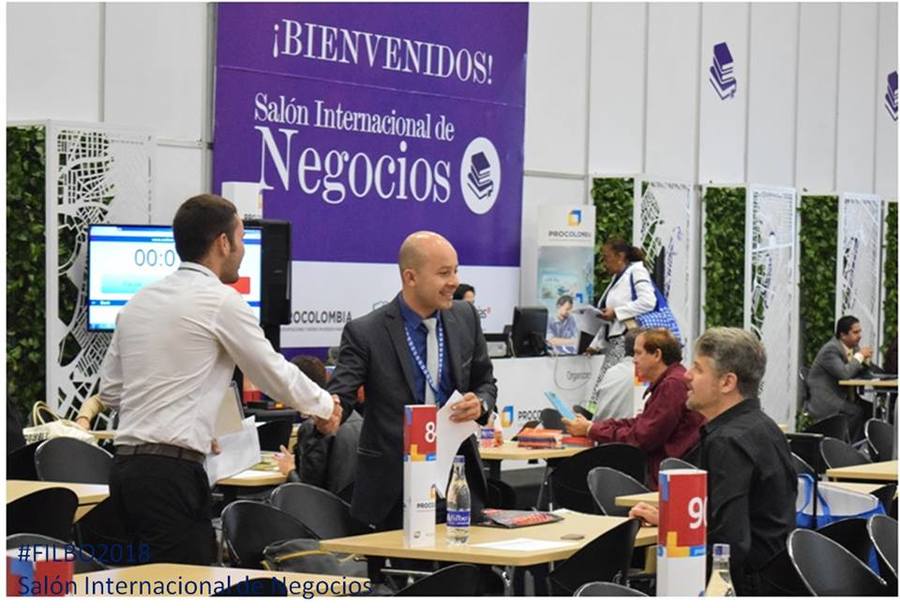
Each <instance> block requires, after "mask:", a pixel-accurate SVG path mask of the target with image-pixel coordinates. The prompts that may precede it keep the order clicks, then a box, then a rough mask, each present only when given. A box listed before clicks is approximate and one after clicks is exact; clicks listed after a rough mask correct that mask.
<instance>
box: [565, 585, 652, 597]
mask: <svg viewBox="0 0 900 608" xmlns="http://www.w3.org/2000/svg"><path fill="white" fill-rule="evenodd" d="M582 596H584V597H647V594H646V593H641V592H640V591H638V590H637V589H632V588H631V587H626V586H625V585H619V584H616V583H609V582H602V583H585V584H584V585H582V586H581V587H579V588H578V590H577V591H576V592H575V597H582Z"/></svg>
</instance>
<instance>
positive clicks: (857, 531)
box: [817, 517, 872, 563]
mask: <svg viewBox="0 0 900 608" xmlns="http://www.w3.org/2000/svg"><path fill="white" fill-rule="evenodd" d="M817 531H818V533H819V534H821V535H822V536H825V537H826V538H830V539H831V540H833V541H834V542H836V543H837V544H839V545H840V546H842V547H843V548H844V549H846V550H847V551H849V552H850V553H852V554H853V555H855V556H856V557H857V559H859V560H860V561H861V562H863V563H865V562H866V561H868V559H869V552H870V551H871V550H872V543H871V542H870V541H869V535H868V533H867V532H866V520H865V519H862V518H861V517H853V518H850V519H843V520H841V521H836V522H834V523H831V524H828V525H827V526H822V527H821V528H819V529H818V530H817Z"/></svg>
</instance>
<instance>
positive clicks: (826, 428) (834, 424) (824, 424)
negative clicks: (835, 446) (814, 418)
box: [804, 414, 850, 441]
mask: <svg viewBox="0 0 900 608" xmlns="http://www.w3.org/2000/svg"><path fill="white" fill-rule="evenodd" d="M804 432H805V433H818V434H821V435H825V436H826V437H833V438H834V439H840V440H841V441H849V440H850V429H849V427H848V426H847V418H846V417H845V416H842V415H841V414H835V415H834V416H828V417H827V418H822V419H821V420H819V421H818V422H816V423H814V424H811V425H810V426H808V427H806V429H805V430H804Z"/></svg>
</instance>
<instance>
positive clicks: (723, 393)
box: [630, 327, 797, 596]
mask: <svg viewBox="0 0 900 608" xmlns="http://www.w3.org/2000/svg"><path fill="white" fill-rule="evenodd" d="M694 352H695V355H694V363H693V365H692V366H691V369H690V371H688V372H687V374H686V375H685V379H686V380H687V383H688V407H689V408H690V409H691V410H693V411H695V412H699V413H700V414H702V415H703V417H704V418H705V419H706V424H705V425H704V426H703V428H701V430H700V446H699V449H698V452H699V459H698V460H697V461H696V462H697V464H699V466H700V468H701V469H704V470H706V471H707V488H708V490H707V491H708V493H707V497H708V503H707V508H706V513H707V521H708V524H707V526H708V527H707V533H706V542H707V543H708V544H709V550H708V551H707V555H708V556H710V557H709V558H708V559H709V560H711V559H712V557H711V556H712V545H713V544H715V543H726V544H728V545H730V547H731V577H732V580H733V582H734V588H735V592H736V593H737V595H739V596H740V595H772V594H773V593H775V592H776V589H775V588H774V587H773V586H772V585H771V583H770V582H769V581H767V580H766V579H765V578H764V577H763V576H762V573H761V572H762V570H763V569H764V567H765V566H766V564H767V563H768V562H769V561H770V560H771V559H772V558H773V557H774V556H775V555H777V554H778V553H780V552H781V551H782V550H784V548H785V544H786V543H787V537H788V534H790V532H791V531H792V530H793V529H794V523H795V518H796V500H797V476H796V474H795V473H794V469H793V467H792V465H791V452H790V449H789V448H788V443H787V440H786V439H785V437H784V433H782V432H781V429H779V428H778V425H777V424H775V421H773V420H772V419H771V418H769V417H768V416H767V415H766V414H765V413H763V411H762V409H761V408H760V405H759V399H758V398H757V395H758V394H759V385H760V381H761V380H762V377H763V373H764V372H765V369H766V353H765V350H764V349H763V346H762V344H761V343H760V342H759V340H757V339H756V338H755V337H754V336H753V335H752V334H750V333H748V332H746V331H744V330H742V329H736V328H731V327H716V328H713V329H709V330H707V331H706V333H704V334H703V335H702V336H700V338H699V339H698V340H697V343H696V345H695V349H694ZM630 515H631V516H632V517H640V518H641V519H643V520H645V521H647V522H649V523H651V524H654V525H656V524H658V523H659V511H658V509H657V507H655V506H652V505H647V504H645V503H639V504H638V505H636V506H635V507H633V508H632V509H631V513H630ZM707 573H708V569H707Z"/></svg>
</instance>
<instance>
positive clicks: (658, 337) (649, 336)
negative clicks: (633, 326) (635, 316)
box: [635, 327, 681, 365]
mask: <svg viewBox="0 0 900 608" xmlns="http://www.w3.org/2000/svg"><path fill="white" fill-rule="evenodd" d="M638 335H640V336H643V337H644V350H645V351H647V352H648V353H655V352H656V351H659V352H660V353H661V354H662V361H663V363H665V364H666V365H672V364H673V363H678V362H679V361H681V344H679V343H678V338H676V337H675V336H674V335H673V334H672V332H670V331H669V330H668V329H662V328H657V327H654V328H651V329H645V330H643V331H641V332H640V334H638ZM635 340H637V337H635Z"/></svg>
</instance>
